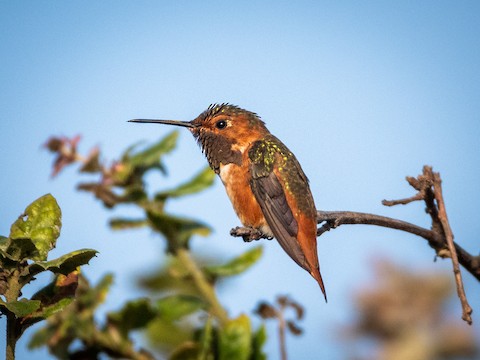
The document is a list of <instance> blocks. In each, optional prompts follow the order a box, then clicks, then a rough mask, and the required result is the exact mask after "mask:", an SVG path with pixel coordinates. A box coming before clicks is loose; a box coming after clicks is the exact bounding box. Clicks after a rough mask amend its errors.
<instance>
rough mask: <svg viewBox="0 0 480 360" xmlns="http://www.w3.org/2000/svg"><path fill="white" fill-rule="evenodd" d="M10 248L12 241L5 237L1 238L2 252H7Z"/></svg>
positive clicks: (0, 248) (0, 249)
mask: <svg viewBox="0 0 480 360" xmlns="http://www.w3.org/2000/svg"><path fill="white" fill-rule="evenodd" d="M9 246H10V239H9V238H7V237H5V236H0V251H1V252H6V251H7V250H8V247H9Z"/></svg>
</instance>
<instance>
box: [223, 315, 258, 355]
mask: <svg viewBox="0 0 480 360" xmlns="http://www.w3.org/2000/svg"><path fill="white" fill-rule="evenodd" d="M250 340H251V328H250V318H249V317H248V316H247V315H245V314H242V315H240V316H239V317H238V318H236V319H233V320H230V321H229V322H228V323H227V325H226V326H225V328H224V329H222V330H221V331H220V337H219V343H218V346H219V349H218V350H219V360H248V359H250V355H251V353H252V348H251V341H250Z"/></svg>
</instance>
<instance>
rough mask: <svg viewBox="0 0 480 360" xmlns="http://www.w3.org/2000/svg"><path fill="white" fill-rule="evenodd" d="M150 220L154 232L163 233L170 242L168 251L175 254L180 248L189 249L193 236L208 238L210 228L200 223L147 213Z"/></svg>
mask: <svg viewBox="0 0 480 360" xmlns="http://www.w3.org/2000/svg"><path fill="white" fill-rule="evenodd" d="M147 215H148V219H149V220H150V223H151V225H152V227H153V229H154V230H156V231H158V232H160V233H162V234H163V235H164V236H165V238H166V239H167V242H168V251H169V252H171V253H175V251H176V250H177V249H179V248H186V247H188V241H189V240H190V238H191V237H192V236H193V235H200V236H207V235H209V234H210V228H209V227H208V226H207V225H205V224H203V223H201V222H198V221H195V220H190V219H185V218H178V217H174V216H169V215H166V214H156V213H153V212H150V211H149V212H147Z"/></svg>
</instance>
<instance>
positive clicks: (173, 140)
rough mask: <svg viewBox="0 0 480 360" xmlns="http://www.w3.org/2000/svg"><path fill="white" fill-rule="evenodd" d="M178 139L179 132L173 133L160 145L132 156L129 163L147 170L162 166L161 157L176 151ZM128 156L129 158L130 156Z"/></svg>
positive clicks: (159, 143) (162, 140)
mask: <svg viewBox="0 0 480 360" xmlns="http://www.w3.org/2000/svg"><path fill="white" fill-rule="evenodd" d="M177 138H178V131H173V132H171V133H170V134H169V135H167V136H165V137H164V138H163V139H161V140H160V141H159V142H158V143H156V144H154V145H152V146H150V147H148V148H146V149H145V150H143V151H140V152H138V153H136V154H134V155H132V156H131V157H130V158H129V159H128V163H129V164H131V165H133V166H136V167H146V168H148V167H151V166H154V165H158V164H160V157H161V156H162V155H163V154H167V153H169V152H170V151H172V150H173V149H175V146H176V144H177ZM126 155H127V158H128V154H126Z"/></svg>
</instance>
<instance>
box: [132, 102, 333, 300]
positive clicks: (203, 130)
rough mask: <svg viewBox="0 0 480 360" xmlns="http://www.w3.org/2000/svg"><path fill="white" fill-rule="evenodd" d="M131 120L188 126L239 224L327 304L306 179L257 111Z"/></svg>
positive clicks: (220, 108)
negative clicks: (281, 256) (301, 273)
mask: <svg viewBox="0 0 480 360" xmlns="http://www.w3.org/2000/svg"><path fill="white" fill-rule="evenodd" d="M129 122H135V123H154V124H166V125H174V126H181V127H186V128H187V129H188V130H190V132H191V133H192V134H193V136H194V138H195V139H196V140H197V142H198V144H199V145H200V147H201V149H202V152H203V153H204V154H205V156H206V158H207V161H208V163H209V165H210V167H211V168H212V169H213V171H214V172H215V173H216V174H217V175H218V176H219V177H220V179H221V180H222V183H223V185H224V186H225V189H226V192H227V195H228V197H229V198H230V201H231V203H232V205H233V208H234V210H235V212H236V214H237V216H238V218H239V219H240V221H241V223H242V224H243V225H244V226H245V227H247V228H252V229H254V230H255V231H257V232H260V233H262V234H264V235H265V236H266V237H269V238H272V237H274V238H275V239H276V240H277V241H278V243H279V244H280V246H281V247H282V248H283V250H284V251H285V252H286V253H287V254H288V255H289V256H290V257H291V258H292V259H293V260H294V261H295V262H296V263H297V264H298V265H299V266H300V267H302V268H303V269H305V270H306V271H307V272H308V273H310V275H311V276H312V277H313V278H314V279H315V280H316V281H317V282H318V284H319V286H320V289H321V290H322V293H323V295H324V297H325V301H327V295H326V292H325V286H324V284H323V280H322V276H321V274H320V267H319V263H318V255H317V215H316V207H315V203H314V200H313V196H312V193H311V191H310V187H309V184H308V179H307V176H306V175H305V173H304V172H303V170H302V167H301V166H300V163H299V162H298V160H297V159H296V157H295V155H293V153H292V152H291V151H290V150H289V149H288V148H287V147H286V146H285V145H284V144H283V143H282V142H281V141H280V140H279V139H278V138H276V137H275V136H274V135H272V134H271V133H270V131H269V130H268V129H267V127H266V126H265V123H264V122H263V121H262V120H261V118H260V117H259V116H258V115H257V114H256V113H254V112H251V111H248V110H245V109H242V108H240V107H238V106H235V105H231V104H228V103H223V104H212V105H210V106H209V107H208V108H207V110H205V111H204V112H202V113H201V114H200V115H199V116H197V117H196V118H195V119H194V120H192V121H178V120H151V119H133V120H129Z"/></svg>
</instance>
